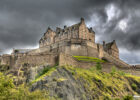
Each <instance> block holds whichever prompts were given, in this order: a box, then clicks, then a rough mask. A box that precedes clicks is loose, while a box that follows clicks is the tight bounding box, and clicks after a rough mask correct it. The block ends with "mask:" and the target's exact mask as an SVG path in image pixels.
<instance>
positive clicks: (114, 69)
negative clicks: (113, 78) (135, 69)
mask: <svg viewBox="0 0 140 100" xmlns="http://www.w3.org/2000/svg"><path fill="white" fill-rule="evenodd" d="M116 71H117V69H116V67H115V66H113V67H112V69H111V73H110V74H111V75H114V74H115V73H116Z"/></svg>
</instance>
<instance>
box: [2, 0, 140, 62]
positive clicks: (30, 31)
mask: <svg viewBox="0 0 140 100" xmlns="http://www.w3.org/2000/svg"><path fill="white" fill-rule="evenodd" d="M110 5H113V7H115V10H114V9H113V11H114V12H112V11H111V12H110V13H109V14H108V13H107V11H108V10H110V9H111V8H110ZM112 13H114V15H112ZM110 16H112V17H110ZM80 17H84V18H85V20H86V22H87V23H88V24H89V25H88V26H91V27H93V29H94V31H95V32H96V35H97V36H98V37H100V38H99V40H98V42H101V41H102V40H106V41H111V40H114V39H115V40H116V41H117V43H118V45H119V47H120V48H126V49H127V50H128V51H139V50H140V40H139V38H140V33H139V32H140V28H139V26H140V20H139V19H140V1H139V0H1V1H0V49H1V48H2V49H3V50H9V49H11V48H24V47H27V46H36V45H37V43H38V40H39V39H40V37H41V36H42V35H43V33H44V32H45V30H46V29H47V27H48V26H51V27H52V28H54V29H55V27H56V26H59V27H62V26H63V25H64V24H67V23H66V22H67V21H71V22H78V21H79V19H80ZM109 18H110V20H109ZM121 21H124V22H125V24H126V26H125V25H123V24H124V23H122V27H124V30H122V29H121V27H120V26H121V24H120V22H121ZM119 25H120V26H119ZM123 57H124V56H122V58H123ZM136 62H140V60H136Z"/></svg>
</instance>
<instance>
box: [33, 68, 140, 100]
mask: <svg viewBox="0 0 140 100" xmlns="http://www.w3.org/2000/svg"><path fill="white" fill-rule="evenodd" d="M112 78H113V80H112ZM108 81H109V82H108ZM132 84H133V85H132ZM134 84H135V87H136V88H135V89H133V88H134ZM139 85H140V83H139V81H138V80H135V79H133V78H131V77H127V76H120V75H119V74H115V76H114V75H112V74H109V73H108V74H107V73H104V72H101V73H100V74H99V72H96V71H95V70H92V71H91V70H90V69H88V70H87V69H86V70H85V69H84V70H83V69H76V68H74V67H70V66H69V67H67V68H66V67H58V68H56V70H55V71H54V72H53V73H51V74H49V75H47V76H44V77H43V78H42V79H40V80H38V81H36V82H35V83H33V84H32V86H31V88H30V90H31V91H35V90H37V89H41V90H46V91H48V93H49V95H50V96H51V97H55V96H56V97H58V98H60V99H61V100H105V98H106V97H108V98H110V99H114V98H122V97H123V96H126V95H128V94H129V95H130V94H132V95H133V94H134V93H136V94H139V93H140V92H139V91H140V87H139ZM110 99H109V100H110ZM107 100H108V99H107Z"/></svg>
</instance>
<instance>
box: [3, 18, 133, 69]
mask: <svg viewBox="0 0 140 100" xmlns="http://www.w3.org/2000/svg"><path fill="white" fill-rule="evenodd" d="M73 55H74V56H90V57H95V58H100V59H106V60H108V61H109V62H110V63H112V64H114V65H116V66H118V67H119V68H120V67H121V68H123V69H131V66H130V65H129V64H127V63H125V62H123V61H122V60H120V59H119V49H118V47H117V44H116V42H115V40H113V41H112V42H110V43H105V41H103V44H99V43H95V32H94V31H93V29H92V28H88V27H87V26H86V24H85V21H84V19H83V18H81V21H80V22H79V23H78V24H75V25H72V26H70V27H67V26H64V28H63V29H61V28H58V27H57V28H56V30H55V31H54V30H52V29H51V28H50V27H49V28H48V29H47V31H46V32H45V33H44V35H43V36H42V37H41V39H40V40H39V48H37V49H32V50H30V49H14V50H13V52H12V54H11V55H7V54H5V55H2V56H1V57H0V61H1V64H5V65H9V66H10V67H18V66H21V65H23V64H25V63H26V64H28V65H29V66H39V65H46V64H47V65H55V64H56V63H59V65H75V66H89V67H90V66H92V65H93V64H88V63H84V62H78V61H76V60H75V59H74V58H73V57H72V56H73Z"/></svg>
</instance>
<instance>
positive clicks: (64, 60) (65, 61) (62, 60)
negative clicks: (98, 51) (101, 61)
mask: <svg viewBox="0 0 140 100" xmlns="http://www.w3.org/2000/svg"><path fill="white" fill-rule="evenodd" d="M64 65H70V66H74V67H82V68H90V67H92V66H95V65H96V63H88V62H80V61H78V60H76V59H74V58H73V57H72V56H70V55H67V54H64V53H60V54H59V66H64Z"/></svg>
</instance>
